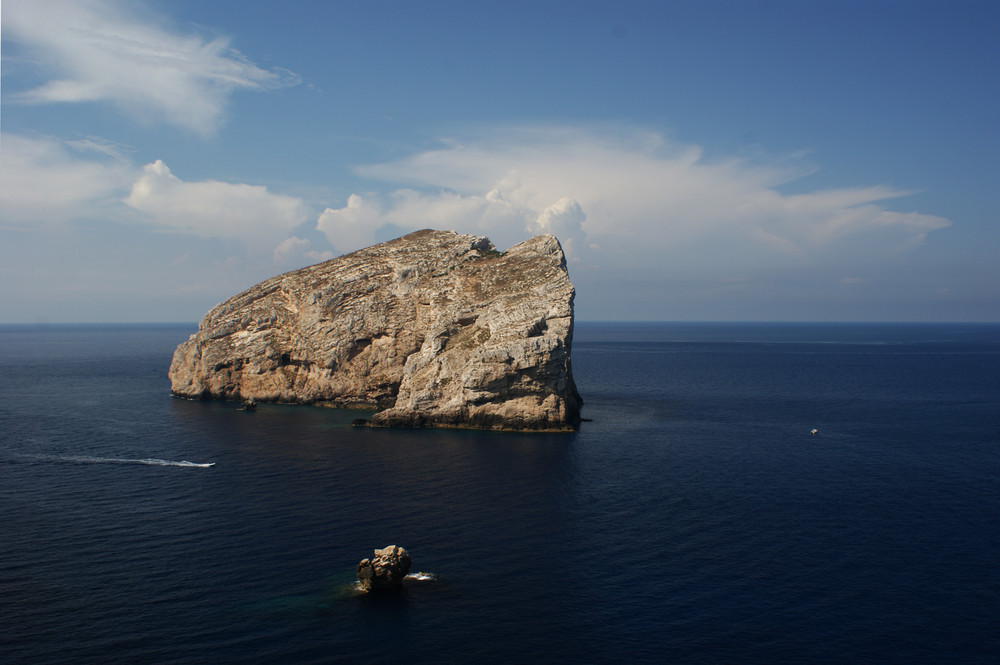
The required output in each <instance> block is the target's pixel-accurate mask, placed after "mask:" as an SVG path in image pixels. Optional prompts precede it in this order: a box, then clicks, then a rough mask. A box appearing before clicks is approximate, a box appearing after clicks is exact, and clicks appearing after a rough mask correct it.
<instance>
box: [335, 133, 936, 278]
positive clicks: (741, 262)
mask: <svg viewBox="0 0 1000 665" xmlns="http://www.w3.org/2000/svg"><path fill="white" fill-rule="evenodd" d="M772 162H773V163H767V162H763V161H752V160H746V159H740V158H730V159H715V160H709V159H706V158H705V157H704V155H703V151H702V150H701V149H700V148H699V147H698V146H692V145H681V144H677V143H674V142H671V141H668V140H667V139H665V138H664V137H662V136H661V135H659V134H656V133H651V132H643V131H634V130H625V131H598V130H594V129H589V128H580V127H536V128H528V129H513V130H504V131H498V132H491V133H489V134H488V135H485V136H480V137H476V138H473V139H471V140H454V139H452V140H448V141H445V142H443V147H441V148H439V149H435V150H428V151H425V152H421V153H418V154H414V155H412V156H410V157H407V158H405V159H402V160H399V161H395V162H391V163H384V164H373V165H368V166H364V167H361V168H359V169H358V171H359V172H360V173H361V174H362V175H365V176H368V177H370V178H374V179H379V180H384V181H387V182H392V183H397V184H399V185H404V186H406V187H404V188H401V189H398V190H396V191H395V192H393V193H392V194H390V195H387V196H381V197H380V196H374V195H354V196H352V197H351V200H350V201H349V202H348V205H347V206H346V207H344V208H340V209H329V210H327V211H326V212H325V213H324V215H323V217H321V218H320V220H319V225H318V228H319V229H320V230H321V231H324V232H325V233H327V235H328V237H329V238H330V241H331V242H332V243H333V244H334V245H335V246H337V247H338V249H341V250H345V251H346V250H349V249H355V248H356V246H360V245H362V244H365V243H367V242H370V241H371V240H372V239H373V238H374V234H375V232H376V231H377V229H378V228H379V227H380V226H382V225H386V224H392V225H394V226H396V227H400V228H402V229H413V228H420V227H423V226H439V227H440V226H446V227H453V228H456V229H458V230H464V231H467V232H478V233H488V234H491V236H492V237H493V238H494V241H497V244H504V245H507V244H510V243H512V242H516V241H517V240H519V239H521V238H523V237H524V236H525V235H529V234H532V233H537V232H540V231H550V232H555V233H556V234H557V235H559V236H560V238H562V239H564V241H568V242H564V244H568V245H569V246H568V248H567V249H568V250H569V253H570V254H571V258H576V259H578V260H583V261H584V262H585V263H592V264H595V265H596V264H602V265H605V266H612V267H615V268H620V269H623V270H626V271H627V270H629V268H630V266H632V265H635V264H636V262H637V261H640V262H641V263H643V264H644V265H662V266H672V267H694V266H697V267H700V268H704V267H706V266H709V267H714V268H717V269H721V268H725V269H726V270H741V269H742V268H743V267H761V266H772V265H775V264H782V263H784V264H796V265H801V264H802V263H803V262H810V261H817V260H820V259H823V258H824V257H825V259H826V260H833V257H834V256H835V255H836V256H840V257H844V256H845V254H844V252H845V247H847V246H849V245H850V244H851V243H856V242H864V243H866V244H867V254H868V255H871V254H872V253H873V252H877V251H885V252H890V251H897V250H899V249H900V248H905V247H907V246H910V245H912V244H914V243H919V242H921V241H922V240H923V239H924V237H925V236H926V235H927V234H928V233H929V232H931V231H934V230H936V229H940V228H943V227H946V226H948V225H949V224H950V222H949V221H948V220H947V219H944V218H942V217H938V216H935V215H928V214H922V213H918V212H896V211H892V210H889V209H887V208H886V207H885V202H886V201H889V200H894V199H899V198H902V197H905V196H907V195H908V194H911V193H912V192H908V191H902V190H896V189H892V188H889V187H886V186H884V185H863V186H859V187H856V188H846V189H838V190H829V191H816V192H810V193H804V194H794V195H790V194H783V193H782V192H781V187H782V186H783V185H786V184H788V183H790V182H792V181H794V180H796V179H799V178H801V177H803V176H805V175H808V174H810V173H813V172H814V171H815V167H814V166H812V165H809V164H805V163H803V162H801V161H799V160H796V159H788V160H783V161H782V160H772ZM348 227H349V228H350V230H351V231H350V233H349V234H348V233H339V230H340V229H344V228H348Z"/></svg>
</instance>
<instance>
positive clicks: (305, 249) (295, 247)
mask: <svg viewBox="0 0 1000 665" xmlns="http://www.w3.org/2000/svg"><path fill="white" fill-rule="evenodd" d="M311 246H312V243H311V242H310V241H309V240H308V239H306V238H299V237H298V236H290V237H288V238H285V239H284V240H282V241H281V242H280V243H278V246H277V247H275V248H274V262H275V263H276V264H278V265H281V266H285V265H290V264H302V263H319V262H321V261H328V260H330V259H332V258H334V257H335V256H336V255H335V254H334V253H333V252H331V251H318V250H315V249H311Z"/></svg>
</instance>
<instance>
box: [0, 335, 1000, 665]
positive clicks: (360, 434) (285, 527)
mask: <svg viewBox="0 0 1000 665" xmlns="http://www.w3.org/2000/svg"><path fill="white" fill-rule="evenodd" d="M194 330H195V326H194V325H193V324H190V325H188V324H184V325H177V324H171V325H39V326H34V325H7V326H2V327H0V661H2V662H3V663H5V664H15V663H16V664H21V663H25V664H32V665H36V664H59V663H66V664H74V665H75V664H87V663H99V664H102V665H105V664H107V663H128V664H132V663H139V664H142V663H155V664H161V663H162V664H170V663H175V664H179V665H180V664H185V665H186V664H195V663H242V664H247V663H405V664H407V665H410V664H417V663H477V664H483V663H504V664H509V663H573V664H575V665H576V664H585V663H658V664H671V663H678V664H680V663H705V664H709V663H710V664H724V663H737V664H738V663H761V664H763V663H768V664H776V663H852V664H853V663H873V664H892V663H900V664H907V665H912V664H921V663H928V664H929V663H935V664H938V663H947V664H949V665H953V664H962V663H983V664H986V663H989V664H991V665H992V664H994V663H997V662H1000V567H998V555H1000V325H994V324H973V325H964V324H961V325H960V324H871V323H864V324H851V323H838V324H828V323H822V324H821V323H810V324H791V323H781V324H763V323H751V324H747V323H641V324H640V323H593V322H592V323H588V322H578V323H577V326H576V333H575V339H574V343H573V350H572V358H573V370H574V374H575V377H576V381H577V385H578V387H579V390H580V393H581V395H582V396H583V399H584V401H585V404H584V409H583V415H584V417H585V418H586V419H587V421H586V422H584V423H583V424H582V425H581V426H580V428H579V430H578V431H576V432H573V433H564V434H538V433H535V434H520V433H489V432H473V431H457V430H393V429H367V428H354V427H352V426H351V422H352V421H353V420H354V419H355V418H357V417H359V415H360V416H363V415H364V413H361V414H359V413H358V412H357V411H347V410H336V409H324V408H317V407H309V406H291V405H274V404H262V405H260V406H259V408H258V409H257V410H256V412H245V411H241V410H239V408H238V407H239V405H238V404H236V403H233V402H223V401H188V400H183V399H178V398H174V397H172V396H171V394H170V390H169V382H168V380H167V368H168V365H169V363H170V358H171V354H172V352H173V350H174V348H175V347H176V345H177V344H178V343H180V342H182V341H184V340H185V339H186V338H187V337H188V335H189V334H191V333H192V332H194ZM387 545H399V546H402V547H405V548H406V549H407V550H408V551H409V553H410V555H411V558H412V561H413V567H412V569H411V576H410V577H409V578H408V579H407V580H406V584H405V585H404V587H403V588H402V589H400V590H399V591H398V592H390V593H383V594H367V595H366V594H362V593H359V592H358V590H357V587H356V575H355V567H356V565H357V563H358V561H359V560H360V559H362V558H364V557H367V556H371V554H372V550H373V549H375V548H382V547H385V546H387Z"/></svg>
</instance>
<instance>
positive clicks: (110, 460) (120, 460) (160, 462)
mask: <svg viewBox="0 0 1000 665" xmlns="http://www.w3.org/2000/svg"><path fill="white" fill-rule="evenodd" d="M36 459H43V460H51V461H55V462H79V463H82V464H145V465H146V466H186V467H197V468H199V469H207V468H209V467H212V466H215V462H204V463H200V462H189V461H187V460H180V461H176V460H168V459H158V458H155V457H144V458H141V459H130V458H125V457H95V456H93V455H53V456H39V457H37V458H36Z"/></svg>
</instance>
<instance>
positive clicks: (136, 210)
mask: <svg viewBox="0 0 1000 665" xmlns="http://www.w3.org/2000/svg"><path fill="white" fill-rule="evenodd" d="M0 27H2V34H0V40H2V41H0V55H2V76H0V287H2V288H0V322H5V323H45V322H49V323H56V322H172V321H178V322H180V321H184V322H194V321H197V320H199V319H200V318H201V317H202V315H203V314H204V313H205V312H206V311H207V310H208V309H209V308H211V307H212V306H213V305H215V304H216V303H218V302H221V301H223V300H225V299H226V298H228V297H230V296H232V295H235V294H236V293H238V292H240V291H242V290H244V289H246V288H249V287H250V286H252V285H253V284H255V283H257V282H259V281H261V280H264V279H267V278H268V277H271V276H274V275H277V274H280V273H282V272H285V271H288V270H292V269H296V268H300V267H302V266H305V265H310V264H313V263H317V262H319V261H324V260H327V259H330V258H333V257H335V256H339V255H341V254H343V253H347V252H350V251H353V250H356V249H359V248H362V247H365V246H368V245H371V244H374V243H376V242H382V241H385V240H389V239H392V238H394V237H398V236H400V235H403V234H405V233H408V232H411V231H415V230H419V229H423V228H436V229H453V230H455V231H458V232H461V233H472V234H476V235H485V236H488V237H489V238H490V239H492V240H493V242H494V243H495V245H496V246H497V247H498V248H499V249H506V248H508V247H510V246H511V245H513V244H516V243H518V242H520V241H522V240H525V239H527V238H529V237H531V236H533V235H536V234H538V233H553V234H555V235H556V236H557V237H558V238H559V240H560V242H561V243H562V245H563V248H564V249H565V250H566V253H567V257H568V266H569V272H570V278H571V279H572V281H573V283H574V285H575V286H576V290H577V297H576V316H577V319H578V320H620V321H642V320H646V321H685V320H691V321H1000V197H998V192H1000V162H998V158H1000V85H998V81H1000V2H997V1H995V0H983V1H978V2H977V1H974V0H941V1H937V2H921V1H918V0H912V1H902V0H899V1H897V0H865V1H863V2H853V1H851V0H840V1H837V2H824V1H818V0H817V1H810V0H771V1H765V0H739V1H736V0H730V1H721V0H698V1H690V2H688V1H670V0H663V1H661V2H655V1H653V0H647V1H644V2H634V1H630V0H614V1H612V2H600V1H593V2H590V1H587V0H576V1H562V2H559V1H555V0H550V1H546V0H533V1H531V2H521V1H519V0H512V1H506V2H487V1H482V2H468V1H460V2H459V1H456V2H450V1H449V2H444V1H436V0H426V1H422V2H414V1H412V0H408V1H382V0H356V1H355V0H342V1H336V2H335V1H332V0H331V1H319V0H281V1H277V0H274V1H271V0H259V1H258V0H238V1H235V0H234V1H231V0H213V1H212V2H204V0H159V1H156V2H153V1H150V0H121V1H119V0H2V3H0Z"/></svg>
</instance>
